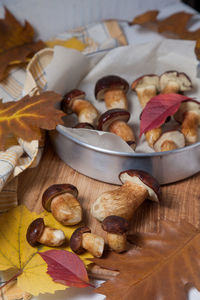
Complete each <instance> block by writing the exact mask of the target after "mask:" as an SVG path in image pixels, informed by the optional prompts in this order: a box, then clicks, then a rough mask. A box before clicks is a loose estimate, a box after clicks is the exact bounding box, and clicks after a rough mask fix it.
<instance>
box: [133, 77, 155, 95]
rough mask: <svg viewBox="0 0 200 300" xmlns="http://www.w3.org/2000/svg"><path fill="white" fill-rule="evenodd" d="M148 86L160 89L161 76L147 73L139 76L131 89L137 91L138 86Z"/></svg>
mask: <svg viewBox="0 0 200 300" xmlns="http://www.w3.org/2000/svg"><path fill="white" fill-rule="evenodd" d="M147 86H155V88H156V89H157V90H158V89H159V76H158V75H156V74H147V75H143V76H140V77H138V78H137V79H136V80H134V81H133V83H132V84H131V89H132V90H133V91H135V89H136V88H145V87H147Z"/></svg>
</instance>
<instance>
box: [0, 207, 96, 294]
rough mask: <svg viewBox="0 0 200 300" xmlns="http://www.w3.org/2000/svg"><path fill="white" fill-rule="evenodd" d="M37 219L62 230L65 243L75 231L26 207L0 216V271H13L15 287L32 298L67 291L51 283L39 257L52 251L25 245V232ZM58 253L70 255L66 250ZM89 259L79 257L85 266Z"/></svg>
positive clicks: (74, 227) (46, 248)
mask: <svg viewBox="0 0 200 300" xmlns="http://www.w3.org/2000/svg"><path fill="white" fill-rule="evenodd" d="M38 217H42V218H44V222H45V224H46V225H47V226H50V227H53V228H57V229H62V230H63V231H64V233H65V236H66V237H67V239H70V237H71V235H72V233H73V231H74V230H75V229H76V228H77V227H76V226H71V227H67V226H63V225H61V224H60V223H58V222H57V221H56V220H55V219H54V218H53V216H52V214H51V213H48V212H46V211H45V212H43V213H41V214H40V215H37V214H36V213H34V212H30V211H29V210H28V209H27V208H26V207H25V206H18V207H16V208H14V209H12V210H10V211H9V212H8V213H4V214H2V215H0V245H1V247H0V270H1V271H6V270H8V269H14V270H15V274H16V278H17V285H18V287H19V288H20V289H21V290H23V291H26V292H28V293H30V294H32V295H34V296H37V295H38V294H39V293H54V292H55V291H56V290H64V289H66V286H65V285H63V284H60V283H56V282H53V281H52V279H51V277H50V276H49V275H48V274H47V264H46V263H45V262H44V260H43V259H42V257H41V256H40V255H39V254H38V253H41V252H44V251H47V250H50V249H52V248H50V247H47V246H42V245H41V246H38V247H31V246H30V245H29V244H28V242H27V241H26V231H27V228H28V226H29V224H30V223H31V222H32V221H33V220H34V219H36V218H38ZM59 249H63V250H67V251H71V249H70V247H69V246H63V247H59ZM91 257H92V255H91V254H89V253H87V252H86V253H84V254H82V255H80V258H81V259H82V260H83V262H84V264H85V265H87V264H89V263H90V261H88V260H87V258H91Z"/></svg>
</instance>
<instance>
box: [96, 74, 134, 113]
mask: <svg viewBox="0 0 200 300" xmlns="http://www.w3.org/2000/svg"><path fill="white" fill-rule="evenodd" d="M128 89H129V84H128V82H127V81H126V80H125V79H123V78H121V77H120V76H117V75H108V76H104V77H102V78H100V79H99V80H98V81H97V83H96V85H95V91H94V93H95V97H96V99H97V100H104V101H105V104H106V107H107V109H112V108H123V109H128V102H127V98H126V93H127V92H128Z"/></svg>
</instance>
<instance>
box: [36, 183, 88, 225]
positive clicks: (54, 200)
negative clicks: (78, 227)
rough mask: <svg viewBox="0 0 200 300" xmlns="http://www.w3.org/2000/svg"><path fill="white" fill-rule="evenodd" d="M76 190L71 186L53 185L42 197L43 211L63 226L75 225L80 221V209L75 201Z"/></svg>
mask: <svg viewBox="0 0 200 300" xmlns="http://www.w3.org/2000/svg"><path fill="white" fill-rule="evenodd" d="M77 196H78V190H77V188H76V187H75V186H74V185H72V184H54V185H51V186H50V187H48V188H47V189H46V190H45V192H44V193H43V196H42V205H43V207H44V209H46V210H47V211H49V212H51V213H52V215H53V216H54V218H55V219H56V220H57V221H58V222H60V223H62V224H63V225H75V224H78V223H80V221H81V220H82V208H81V206H80V203H79V201H78V200H77Z"/></svg>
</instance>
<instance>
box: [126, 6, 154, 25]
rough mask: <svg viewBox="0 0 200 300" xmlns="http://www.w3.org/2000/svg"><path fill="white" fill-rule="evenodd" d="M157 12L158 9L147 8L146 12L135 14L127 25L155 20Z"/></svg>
mask: <svg viewBox="0 0 200 300" xmlns="http://www.w3.org/2000/svg"><path fill="white" fill-rule="evenodd" d="M158 14H159V10H148V11H147V12H145V13H143V14H141V15H139V16H136V17H135V18H134V19H133V21H131V22H130V23H129V25H135V24H137V25H141V24H144V23H147V22H153V21H156V18H157V15H158Z"/></svg>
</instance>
